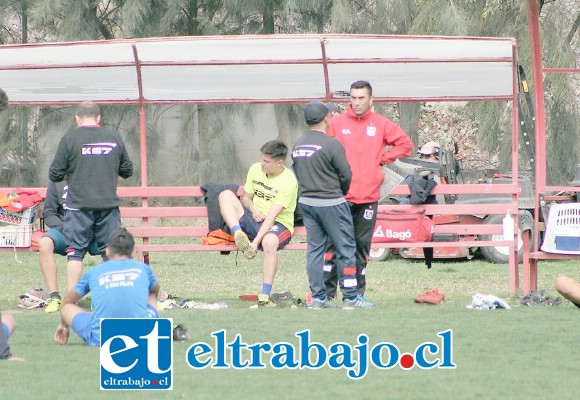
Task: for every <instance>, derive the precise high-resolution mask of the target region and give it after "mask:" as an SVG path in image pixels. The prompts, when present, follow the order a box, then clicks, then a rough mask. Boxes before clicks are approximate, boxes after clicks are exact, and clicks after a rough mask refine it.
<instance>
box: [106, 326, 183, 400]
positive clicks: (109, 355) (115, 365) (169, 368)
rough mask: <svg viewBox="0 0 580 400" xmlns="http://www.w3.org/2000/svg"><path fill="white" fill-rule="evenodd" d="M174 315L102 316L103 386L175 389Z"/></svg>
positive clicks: (136, 388) (119, 388)
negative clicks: (168, 316) (170, 316)
mask: <svg viewBox="0 0 580 400" xmlns="http://www.w3.org/2000/svg"><path fill="white" fill-rule="evenodd" d="M172 331H173V320H172V319H171V318H124V319H121V318H103V319H101V351H100V362H101V390H172V389H173V340H172Z"/></svg>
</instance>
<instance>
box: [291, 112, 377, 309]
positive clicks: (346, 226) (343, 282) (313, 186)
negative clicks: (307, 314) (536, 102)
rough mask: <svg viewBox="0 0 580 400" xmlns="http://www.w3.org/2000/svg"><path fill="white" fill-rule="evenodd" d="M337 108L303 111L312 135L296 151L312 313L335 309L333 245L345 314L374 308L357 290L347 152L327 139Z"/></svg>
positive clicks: (295, 157)
mask: <svg viewBox="0 0 580 400" xmlns="http://www.w3.org/2000/svg"><path fill="white" fill-rule="evenodd" d="M333 110H334V105H332V104H324V103H322V102H320V101H311V102H310V103H308V104H307V105H306V107H305V108H304V118H305V120H306V123H307V124H308V127H309V130H308V132H306V133H304V134H303V135H302V136H301V137H300V138H299V139H298V140H297V142H296V145H295V146H294V149H293V151H292V160H293V161H294V171H295V173H296V177H297V178H298V184H299V197H298V203H299V204H300V207H301V209H302V214H303V217H304V226H305V227H306V232H307V242H308V250H307V254H306V270H307V273H308V283H309V285H310V290H311V291H312V303H311V305H310V308H313V309H316V308H335V307H336V305H335V304H334V303H333V302H332V298H331V297H329V296H327V295H326V286H325V283H324V272H323V269H322V266H323V264H324V252H325V249H326V245H327V241H328V240H330V241H331V242H332V243H333V245H334V247H335V251H336V256H337V257H336V259H337V274H338V281H339V284H340V289H341V292H342V295H343V303H342V307H343V309H354V308H371V307H373V304H372V303H370V302H368V301H366V300H365V299H364V298H363V297H362V296H360V295H359V294H358V291H357V280H356V264H355V251H356V246H355V243H356V241H355V238H354V226H353V223H352V216H351V213H350V208H349V206H348V203H347V202H346V199H345V197H344V196H345V195H346V193H347V192H348V189H349V186H350V181H351V178H352V173H351V169H350V165H349V163H348V160H347V159H346V155H345V152H344V148H343V147H342V145H341V144H340V142H339V141H338V140H336V139H335V138H332V137H330V136H327V135H326V129H327V128H328V125H329V124H330V120H331V118H332V111H333Z"/></svg>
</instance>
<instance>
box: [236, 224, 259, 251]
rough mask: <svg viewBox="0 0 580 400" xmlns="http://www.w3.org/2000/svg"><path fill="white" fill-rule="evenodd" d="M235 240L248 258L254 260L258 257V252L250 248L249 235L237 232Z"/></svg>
mask: <svg viewBox="0 0 580 400" xmlns="http://www.w3.org/2000/svg"><path fill="white" fill-rule="evenodd" d="M234 240H235V241H236V246H238V249H240V251H241V252H242V253H244V256H245V257H246V258H254V257H256V252H255V251H254V249H252V246H250V239H248V235H246V233H245V232H244V231H242V230H239V231H236V233H234Z"/></svg>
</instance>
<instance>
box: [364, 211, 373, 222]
mask: <svg viewBox="0 0 580 400" xmlns="http://www.w3.org/2000/svg"><path fill="white" fill-rule="evenodd" d="M363 218H364V219H368V220H371V219H373V210H365V213H364V214H363Z"/></svg>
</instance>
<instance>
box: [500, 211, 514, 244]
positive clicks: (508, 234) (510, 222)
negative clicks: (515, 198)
mask: <svg viewBox="0 0 580 400" xmlns="http://www.w3.org/2000/svg"><path fill="white" fill-rule="evenodd" d="M503 240H514V219H513V218H512V216H511V215H510V212H509V211H508V212H506V214H505V217H504V219H503Z"/></svg>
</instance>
